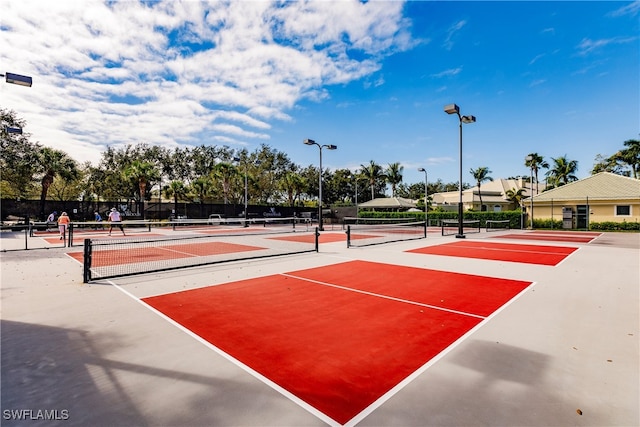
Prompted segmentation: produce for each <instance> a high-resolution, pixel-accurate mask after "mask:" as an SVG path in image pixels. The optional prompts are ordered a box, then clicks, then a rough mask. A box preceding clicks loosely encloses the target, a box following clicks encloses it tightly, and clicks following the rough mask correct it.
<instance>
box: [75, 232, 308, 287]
mask: <svg viewBox="0 0 640 427" xmlns="http://www.w3.org/2000/svg"><path fill="white" fill-rule="evenodd" d="M318 236H319V233H318V230H317V229H313V230H309V231H302V230H300V231H296V232H293V231H290V232H283V231H282V230H275V231H274V230H270V229H267V230H265V231H263V232H262V233H256V232H246V233H244V232H229V233H220V234H215V235H195V236H194V235H179V236H167V237H162V238H140V237H137V238H118V239H117V240H110V239H104V238H102V239H85V240H84V252H83V261H84V262H83V263H84V269H83V280H84V282H85V283H88V282H90V281H91V280H94V279H106V278H113V277H122V276H131V275H136V274H145V273H151V272H157V271H165V270H174V269H178V268H187V267H196V266H202V265H209V264H218V263H223V262H229V261H239V260H248V259H258V258H267V257H274V256H282V255H292V254H299V253H305V252H317V251H318Z"/></svg>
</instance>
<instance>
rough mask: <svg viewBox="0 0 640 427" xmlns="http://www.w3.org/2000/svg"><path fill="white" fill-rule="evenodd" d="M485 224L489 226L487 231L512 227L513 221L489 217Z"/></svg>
mask: <svg viewBox="0 0 640 427" xmlns="http://www.w3.org/2000/svg"><path fill="white" fill-rule="evenodd" d="M485 225H486V227H487V232H489V231H500V230H510V229H511V221H510V220H508V219H500V220H497V219H488V220H487V221H486V223H485Z"/></svg>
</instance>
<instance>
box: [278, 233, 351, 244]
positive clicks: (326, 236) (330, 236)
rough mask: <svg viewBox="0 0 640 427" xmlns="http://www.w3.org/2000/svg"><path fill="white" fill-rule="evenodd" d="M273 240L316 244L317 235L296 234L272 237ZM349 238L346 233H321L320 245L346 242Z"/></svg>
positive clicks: (319, 237)
mask: <svg viewBox="0 0 640 427" xmlns="http://www.w3.org/2000/svg"><path fill="white" fill-rule="evenodd" d="M270 239H272V240H284V241H286V242H302V243H314V242H315V241H316V236H315V234H309V233H306V234H296V235H291V236H279V237H270ZM346 241H347V236H346V235H345V234H344V233H320V236H318V243H333V242H346Z"/></svg>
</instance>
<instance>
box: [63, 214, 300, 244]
mask: <svg viewBox="0 0 640 427" xmlns="http://www.w3.org/2000/svg"><path fill="white" fill-rule="evenodd" d="M312 228H313V224H312V223H311V222H310V221H306V220H304V219H303V218H293V217H291V218H280V217H277V218H253V219H244V218H219V219H184V218H179V219H175V220H172V221H147V220H128V221H123V222H121V223H114V224H112V223H110V222H95V221H88V222H72V223H71V224H70V225H69V246H77V245H79V244H82V242H84V240H85V239H87V238H91V239H98V238H101V237H106V236H107V235H108V234H109V232H111V233H113V234H114V235H123V234H126V235H127V236H129V237H144V234H146V235H148V236H158V234H166V232H169V233H173V234H176V235H178V234H224V233H235V232H239V231H242V232H243V233H244V234H246V233H256V234H261V233H264V232H265V231H267V230H268V231H269V232H275V231H282V232H292V231H311V230H312Z"/></svg>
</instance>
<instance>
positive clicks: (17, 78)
mask: <svg viewBox="0 0 640 427" xmlns="http://www.w3.org/2000/svg"><path fill="white" fill-rule="evenodd" d="M0 77H4V78H5V81H6V82H7V83H13V84H14V85H19V86H27V87H31V84H32V81H33V80H32V79H31V77H29V76H21V75H20V74H14V73H5V74H0Z"/></svg>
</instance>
